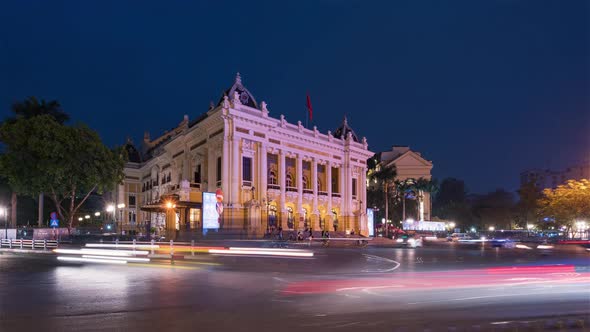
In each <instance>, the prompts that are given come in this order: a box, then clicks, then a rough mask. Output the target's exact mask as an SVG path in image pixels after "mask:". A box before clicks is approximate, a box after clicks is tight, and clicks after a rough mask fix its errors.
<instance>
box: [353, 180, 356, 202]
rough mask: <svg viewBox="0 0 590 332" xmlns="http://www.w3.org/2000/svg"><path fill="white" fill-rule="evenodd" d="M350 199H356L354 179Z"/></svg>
mask: <svg viewBox="0 0 590 332" xmlns="http://www.w3.org/2000/svg"><path fill="white" fill-rule="evenodd" d="M352 197H353V198H356V179H352Z"/></svg>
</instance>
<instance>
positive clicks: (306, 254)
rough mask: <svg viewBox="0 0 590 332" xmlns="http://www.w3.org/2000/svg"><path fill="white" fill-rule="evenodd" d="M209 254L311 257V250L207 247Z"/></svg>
mask: <svg viewBox="0 0 590 332" xmlns="http://www.w3.org/2000/svg"><path fill="white" fill-rule="evenodd" d="M209 253H210V254H226V255H259V256H284V257H313V252H276V251H264V250H241V249H234V250H226V249H209Z"/></svg>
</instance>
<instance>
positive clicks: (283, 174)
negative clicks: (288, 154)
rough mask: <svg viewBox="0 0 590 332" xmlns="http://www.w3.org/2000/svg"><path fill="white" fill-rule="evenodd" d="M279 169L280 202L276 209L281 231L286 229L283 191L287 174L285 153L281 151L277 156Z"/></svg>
mask: <svg viewBox="0 0 590 332" xmlns="http://www.w3.org/2000/svg"><path fill="white" fill-rule="evenodd" d="M279 164H280V165H279V167H280V168H281V170H280V172H279V180H280V184H281V200H280V202H279V208H278V210H279V211H278V212H279V214H280V218H281V226H282V227H283V229H287V228H288V227H287V210H286V209H285V203H286V199H285V189H286V178H287V177H286V175H287V174H286V173H287V165H286V161H285V151H284V150H281V151H280V156H279Z"/></svg>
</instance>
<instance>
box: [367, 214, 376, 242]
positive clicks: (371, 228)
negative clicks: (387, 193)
mask: <svg viewBox="0 0 590 332" xmlns="http://www.w3.org/2000/svg"><path fill="white" fill-rule="evenodd" d="M367 224H368V225H367V227H369V236H375V221H374V220H373V209H367Z"/></svg>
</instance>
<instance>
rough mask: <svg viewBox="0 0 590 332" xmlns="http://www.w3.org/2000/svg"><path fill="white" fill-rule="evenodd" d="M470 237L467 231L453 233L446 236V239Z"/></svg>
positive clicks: (457, 239)
mask: <svg viewBox="0 0 590 332" xmlns="http://www.w3.org/2000/svg"><path fill="white" fill-rule="evenodd" d="M468 238H470V237H469V235H468V234H467V233H453V234H451V235H449V236H447V241H449V242H457V241H459V240H466V239H468Z"/></svg>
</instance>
